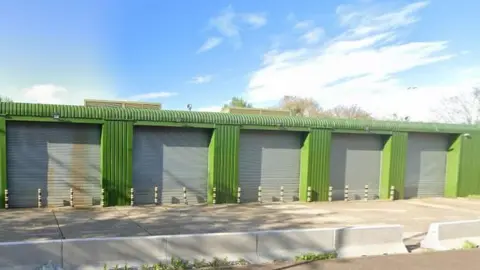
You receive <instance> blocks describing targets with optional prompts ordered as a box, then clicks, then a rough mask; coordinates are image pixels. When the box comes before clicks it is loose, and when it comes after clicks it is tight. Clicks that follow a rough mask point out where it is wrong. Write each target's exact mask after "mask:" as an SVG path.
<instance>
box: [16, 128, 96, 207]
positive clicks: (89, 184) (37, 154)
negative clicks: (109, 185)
mask: <svg viewBox="0 0 480 270" xmlns="http://www.w3.org/2000/svg"><path fill="white" fill-rule="evenodd" d="M7 125H8V126H7V156H8V165H7V167H8V189H9V193H10V205H11V207H37V206H38V196H37V189H38V188H41V192H42V206H44V207H45V206H47V207H62V206H70V188H72V189H73V190H74V197H73V200H74V206H93V205H100V199H101V169H100V164H101V144H100V141H101V127H100V126H99V125H88V124H70V123H68V124H67V123H38V122H9V123H8V124H7ZM32 153H34V154H32ZM25 160H27V162H25ZM35 179H36V180H35ZM17 196H18V197H17ZM22 201H23V202H22Z"/></svg>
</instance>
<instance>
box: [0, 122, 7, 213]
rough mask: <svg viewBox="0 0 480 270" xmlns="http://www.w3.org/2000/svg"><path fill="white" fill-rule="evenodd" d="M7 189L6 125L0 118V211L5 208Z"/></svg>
mask: <svg viewBox="0 0 480 270" xmlns="http://www.w3.org/2000/svg"><path fill="white" fill-rule="evenodd" d="M6 188H7V124H6V121H5V117H0V209H2V208H4V207H5V189H6Z"/></svg>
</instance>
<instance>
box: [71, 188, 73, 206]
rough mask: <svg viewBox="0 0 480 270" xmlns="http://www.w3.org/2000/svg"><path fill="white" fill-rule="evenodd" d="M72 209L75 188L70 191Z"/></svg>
mask: <svg viewBox="0 0 480 270" xmlns="http://www.w3.org/2000/svg"><path fill="white" fill-rule="evenodd" d="M70 207H73V188H71V189H70Z"/></svg>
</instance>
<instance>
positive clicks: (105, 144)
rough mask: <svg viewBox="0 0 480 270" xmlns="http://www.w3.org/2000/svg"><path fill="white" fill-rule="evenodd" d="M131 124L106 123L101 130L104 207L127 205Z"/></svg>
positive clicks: (131, 144) (130, 163) (129, 182)
mask: <svg viewBox="0 0 480 270" xmlns="http://www.w3.org/2000/svg"><path fill="white" fill-rule="evenodd" d="M132 148H133V123H132V122H127V121H106V122H105V123H104V124H103V129H102V187H103V188H104V190H105V206H113V205H129V204H130V189H131V188H132Z"/></svg>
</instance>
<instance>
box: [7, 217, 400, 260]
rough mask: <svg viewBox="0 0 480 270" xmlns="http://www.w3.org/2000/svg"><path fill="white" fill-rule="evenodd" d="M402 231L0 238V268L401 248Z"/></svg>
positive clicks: (369, 229) (386, 228)
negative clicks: (34, 239)
mask: <svg viewBox="0 0 480 270" xmlns="http://www.w3.org/2000/svg"><path fill="white" fill-rule="evenodd" d="M402 234H403V226H400V225H382V226H362V227H350V228H322V229H297V230H275V231H257V232H235V233H209V234H189V235H169V236H137V237H115V238H86V239H66V240H53V241H32V242H13V243H0V269H16V268H18V269H25V268H32V269H33V268H35V267H38V266H40V265H43V264H46V263H48V262H49V261H52V262H53V263H54V264H56V265H61V266H63V267H64V268H65V269H101V268H102V267H103V266H104V265H105V264H107V265H109V266H115V265H122V266H123V265H125V264H128V265H129V266H131V267H140V266H141V265H143V264H155V263H158V262H166V261H170V259H171V258H173V257H175V258H181V259H184V260H189V261H193V260H195V259H197V260H207V261H209V260H212V259H213V258H215V257H217V258H221V259H224V258H228V260H230V261H236V260H240V259H243V260H246V261H248V262H250V263H265V262H271V261H273V260H283V259H287V260H291V259H293V258H294V257H295V256H297V255H301V254H305V253H316V254H320V253H330V252H335V251H336V252H337V254H338V255H339V257H359V256H364V255H382V254H384V253H388V254H393V253H407V250H406V248H405V246H404V245H403V242H402ZM26 254H31V255H28V256H25V255H26Z"/></svg>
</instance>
